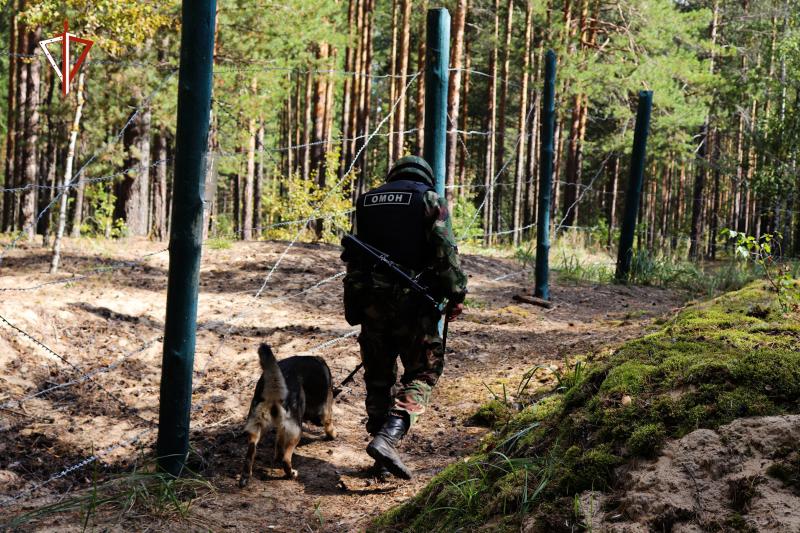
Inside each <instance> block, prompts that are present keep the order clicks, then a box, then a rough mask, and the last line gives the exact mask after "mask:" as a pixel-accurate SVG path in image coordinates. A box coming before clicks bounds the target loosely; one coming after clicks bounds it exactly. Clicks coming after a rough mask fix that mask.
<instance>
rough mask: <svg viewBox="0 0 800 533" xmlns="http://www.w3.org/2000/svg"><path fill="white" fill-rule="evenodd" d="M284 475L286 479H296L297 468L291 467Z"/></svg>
mask: <svg viewBox="0 0 800 533" xmlns="http://www.w3.org/2000/svg"><path fill="white" fill-rule="evenodd" d="M285 477H286V479H297V470H295V469H294V468H292V470H291V471H290V472H287V473H286V476H285Z"/></svg>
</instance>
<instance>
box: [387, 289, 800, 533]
mask: <svg viewBox="0 0 800 533" xmlns="http://www.w3.org/2000/svg"><path fill="white" fill-rule="evenodd" d="M540 371H543V370H540ZM558 383H559V385H558V387H556V388H555V389H554V390H551V391H546V392H538V393H535V394H530V395H525V394H524V393H523V394H522V395H521V396H522V397H518V398H515V399H514V401H513V403H512V402H508V404H506V403H505V402H504V401H501V400H495V401H493V402H491V403H490V404H488V405H486V406H484V407H483V408H481V410H480V412H479V413H477V415H476V420H481V421H483V422H485V423H487V424H490V425H491V427H492V428H493V431H492V432H491V433H490V434H489V435H488V436H487V437H486V439H485V440H484V442H483V446H482V449H481V450H480V451H478V452H476V454H475V455H474V456H472V457H471V458H470V459H468V460H465V461H462V462H459V463H455V464H452V465H450V466H449V467H447V468H446V469H445V470H443V471H442V472H441V473H440V474H439V475H438V476H436V477H435V478H434V479H433V480H432V481H431V483H430V484H429V485H428V486H427V487H426V488H425V489H424V490H422V491H421V492H420V493H419V494H417V495H416V496H415V497H414V498H413V499H411V500H410V501H408V502H407V503H406V504H404V505H402V506H400V507H397V508H395V509H393V510H391V511H390V512H389V513H387V514H385V515H383V516H382V517H380V518H379V519H378V520H377V521H376V522H375V524H374V525H375V528H376V529H379V530H409V531H453V530H455V529H459V528H461V529H465V530H479V529H490V530H493V531H503V530H509V531H518V530H519V528H520V525H521V524H522V523H525V524H526V525H527V526H528V527H529V528H531V527H532V530H533V531H580V530H581V520H582V518H581V517H580V516H578V515H580V513H578V512H576V511H575V508H576V505H574V503H573V502H576V495H577V494H579V493H581V492H583V491H587V490H601V491H602V490H607V489H610V488H613V485H614V483H615V471H616V470H617V467H618V466H620V465H622V464H624V463H626V462H628V461H630V460H632V459H634V458H637V457H652V456H654V455H656V454H657V453H658V451H659V450H660V449H661V446H662V445H663V443H664V441H665V440H666V439H668V438H678V437H681V436H683V435H685V434H687V433H689V432H691V431H693V430H695V429H697V428H716V427H718V426H720V425H722V424H726V423H728V422H730V421H732V420H734V419H736V418H740V417H746V416H756V415H771V414H781V413H797V412H800V319H799V317H798V313H797V312H796V311H793V312H784V311H783V310H782V309H781V306H780V305H779V303H778V301H777V298H776V294H775V293H773V292H771V291H770V290H768V288H767V287H766V285H764V284H762V283H754V284H750V285H748V286H746V287H745V288H743V289H741V290H738V291H735V292H731V293H728V294H725V295H722V296H720V297H718V298H715V299H713V300H710V301H707V302H703V303H699V304H695V305H693V306H690V307H688V308H686V309H685V310H684V311H682V312H681V313H679V314H678V315H677V316H676V317H674V318H673V319H672V320H669V321H667V322H665V323H664V325H663V326H662V328H661V329H660V330H659V331H658V332H656V333H653V334H650V335H647V336H645V337H642V338H640V339H637V340H634V341H631V342H628V343H626V344H624V345H622V346H621V347H619V348H618V349H617V350H615V351H614V352H612V353H611V354H605V355H594V356H591V355H590V356H589V357H588V358H587V359H586V361H581V362H580V363H577V364H575V365H573V366H572V367H571V368H570V370H569V371H567V372H564V373H562V374H561V375H559V376H558ZM781 474H782V475H784V476H786V477H789V476H790V475H791V473H788V474H787V473H782V472H776V473H775V475H776V476H778V475H781Z"/></svg>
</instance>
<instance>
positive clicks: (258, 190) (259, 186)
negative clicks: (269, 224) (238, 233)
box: [253, 119, 264, 238]
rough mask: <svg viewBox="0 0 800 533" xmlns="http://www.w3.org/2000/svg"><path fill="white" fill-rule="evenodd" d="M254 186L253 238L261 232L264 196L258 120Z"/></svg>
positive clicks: (261, 123)
mask: <svg viewBox="0 0 800 533" xmlns="http://www.w3.org/2000/svg"><path fill="white" fill-rule="evenodd" d="M256 155H257V158H256V184H255V191H254V194H253V228H254V231H255V232H256V233H255V235H254V236H255V237H256V238H258V235H260V234H261V233H262V232H261V196H262V195H263V194H264V121H263V120H262V119H259V120H258V133H257V134H256Z"/></svg>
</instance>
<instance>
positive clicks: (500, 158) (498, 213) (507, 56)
mask: <svg viewBox="0 0 800 533" xmlns="http://www.w3.org/2000/svg"><path fill="white" fill-rule="evenodd" d="M513 17H514V0H508V6H507V12H506V31H505V43H504V45H503V68H502V82H501V83H502V91H501V96H500V118H499V121H500V124H499V132H498V134H499V135H498V138H497V140H496V142H497V158H496V162H495V168H496V169H502V168H503V166H504V165H505V162H506V161H505V160H506V118H507V110H508V78H509V73H510V68H511V31H512V23H513ZM498 172H499V170H498ZM502 181H503V180H502V179H501V178H500V177H499V176H498V178H497V180H496V181H495V183H497V184H498V185H499V186H498V187H497V189H496V190H495V193H494V209H495V214H494V228H495V231H500V230H502V229H503V227H502V226H503V225H502V221H503V184H502Z"/></svg>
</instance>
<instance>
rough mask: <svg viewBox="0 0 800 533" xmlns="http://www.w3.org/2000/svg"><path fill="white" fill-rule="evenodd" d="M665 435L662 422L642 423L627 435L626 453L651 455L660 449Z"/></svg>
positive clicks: (643, 455)
mask: <svg viewBox="0 0 800 533" xmlns="http://www.w3.org/2000/svg"><path fill="white" fill-rule="evenodd" d="M666 436H667V432H666V429H665V428H664V425H663V424H658V423H656V424H642V425H641V426H638V427H637V428H636V429H634V430H633V432H632V433H631V436H630V437H628V442H627V448H628V453H630V454H632V455H640V456H642V457H653V456H654V455H655V454H656V452H658V451H659V450H660V449H661V445H662V444H663V443H664V439H665V438H666Z"/></svg>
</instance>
